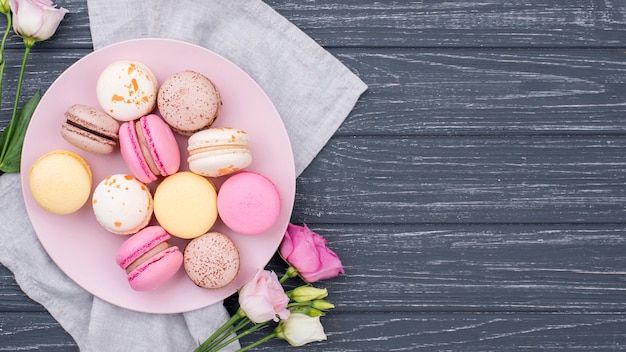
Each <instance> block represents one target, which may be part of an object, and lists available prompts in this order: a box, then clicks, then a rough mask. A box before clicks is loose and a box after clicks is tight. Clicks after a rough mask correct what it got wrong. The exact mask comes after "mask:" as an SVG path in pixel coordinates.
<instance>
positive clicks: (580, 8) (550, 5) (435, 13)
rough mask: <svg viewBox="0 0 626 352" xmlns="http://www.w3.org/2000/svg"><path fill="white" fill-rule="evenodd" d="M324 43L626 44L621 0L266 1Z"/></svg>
mask: <svg viewBox="0 0 626 352" xmlns="http://www.w3.org/2000/svg"><path fill="white" fill-rule="evenodd" d="M265 2H266V3H268V4H269V5H270V6H272V7H273V8H275V9H276V10H277V11H278V12H280V13H281V14H283V15H284V16H286V17H287V18H289V19H290V20H291V21H292V22H294V23H295V24H296V25H297V26H298V27H300V28H302V29H303V30H304V31H305V32H307V33H308V34H309V35H310V36H312V37H313V38H314V39H315V40H317V41H318V42H320V43H321V44H322V45H324V46H329V47H332V46H345V47H371V46H375V47H586V48H589V47H600V46H601V47H608V46H614V47H624V44H625V41H626V37H624V35H623V31H624V30H625V29H626V4H625V3H624V1H623V0H595V1H587V0H568V1H560V0H534V1H523V0H510V1H394V2H385V1H374V0H365V1H363V0H346V1H334V0H314V1H299V0H291V1H282V0H266V1H265Z"/></svg>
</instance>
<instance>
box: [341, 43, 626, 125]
mask: <svg viewBox="0 0 626 352" xmlns="http://www.w3.org/2000/svg"><path fill="white" fill-rule="evenodd" d="M625 37H626V36H625ZM331 52H332V53H333V54H335V55H336V56H337V57H338V58H339V60H341V61H342V62H344V63H345V64H346V65H347V66H348V67H350V68H351V69H352V70H353V71H354V72H356V73H357V74H358V75H359V76H360V77H361V78H362V79H363V80H364V81H365V83H367V84H368V86H369V88H368V91H367V92H365V94H364V95H363V96H362V97H361V99H360V101H359V102H358V104H357V105H356V107H355V109H354V110H353V112H352V114H351V115H350V117H349V118H348V119H347V120H346V122H345V123H344V124H343V126H342V127H341V128H340V129H339V131H338V133H339V134H341V135H363V134H365V135H392V134H393V135H431V136H432V135H484V134H495V135H503V134H524V135H527V134H533V135H545V134H572V133H574V134H593V133H624V132H626V123H625V119H626V103H625V101H624V94H623V87H624V84H625V83H626V53H625V52H624V50H621V49H619V50H618V49H615V50H574V49H572V50H566V51H564V50H531V49H528V50H495V49H492V50H480V49H477V50H473V49H458V50H440V49H424V50H411V49H406V50H397V49H394V50H386V49H367V50H358V51H355V50H349V49H334V50H332V51H331Z"/></svg>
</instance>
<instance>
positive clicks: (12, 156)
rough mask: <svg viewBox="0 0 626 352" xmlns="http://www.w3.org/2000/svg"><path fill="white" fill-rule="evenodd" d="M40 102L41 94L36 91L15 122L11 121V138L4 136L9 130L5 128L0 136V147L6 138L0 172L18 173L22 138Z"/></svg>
mask: <svg viewBox="0 0 626 352" xmlns="http://www.w3.org/2000/svg"><path fill="white" fill-rule="evenodd" d="M40 100H41V93H40V92H39V91H37V92H36V93H35V95H33V97H32V98H30V100H29V101H28V102H26V104H24V107H22V110H20V112H19V113H18V114H17V116H15V120H12V121H11V122H10V123H11V124H16V125H15V126H13V128H14V131H13V135H12V136H10V137H9V136H5V134H6V133H4V132H6V131H7V130H8V129H9V128H8V126H7V128H5V131H4V132H3V133H2V136H0V145H4V141H5V139H7V138H10V139H9V140H8V145H7V148H8V149H7V153H6V155H5V156H4V159H3V160H2V161H1V162H0V170H2V171H3V172H6V173H9V172H20V163H21V159H22V145H23V144H24V136H25V135H26V129H27V128H28V124H29V123H30V119H31V118H32V117H33V113H34V112H35V108H36V107H37V104H39V101H40Z"/></svg>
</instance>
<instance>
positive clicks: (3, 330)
mask: <svg viewBox="0 0 626 352" xmlns="http://www.w3.org/2000/svg"><path fill="white" fill-rule="evenodd" d="M0 350H2V351H49V352H57V351H58V352H70V351H78V346H76V343H75V342H74V340H73V339H72V337H71V336H70V335H69V334H68V333H67V332H65V330H63V328H62V327H61V326H60V325H59V323H57V321H56V320H54V319H53V318H52V317H51V316H50V315H49V314H47V313H2V314H0Z"/></svg>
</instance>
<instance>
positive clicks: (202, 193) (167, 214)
mask: <svg viewBox="0 0 626 352" xmlns="http://www.w3.org/2000/svg"><path fill="white" fill-rule="evenodd" d="M154 216H155V218H156V220H157V221H158V223H159V224H160V225H161V226H163V228H164V229H165V230H166V231H167V232H169V233H170V234H171V235H172V236H176V237H179V238H184V239H190V238H195V237H198V236H201V235H203V234H205V233H207V232H208V231H209V229H210V228H211V227H212V226H213V224H214V223H215V221H216V220H217V192H216V190H215V186H214V185H213V183H212V182H211V181H209V180H208V179H207V178H205V177H202V176H200V175H197V174H194V173H193V172H189V171H183V172H178V173H175V174H173V175H171V176H167V177H166V178H164V179H163V180H162V181H161V183H159V185H158V186H157V188H156V190H155V191H154Z"/></svg>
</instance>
